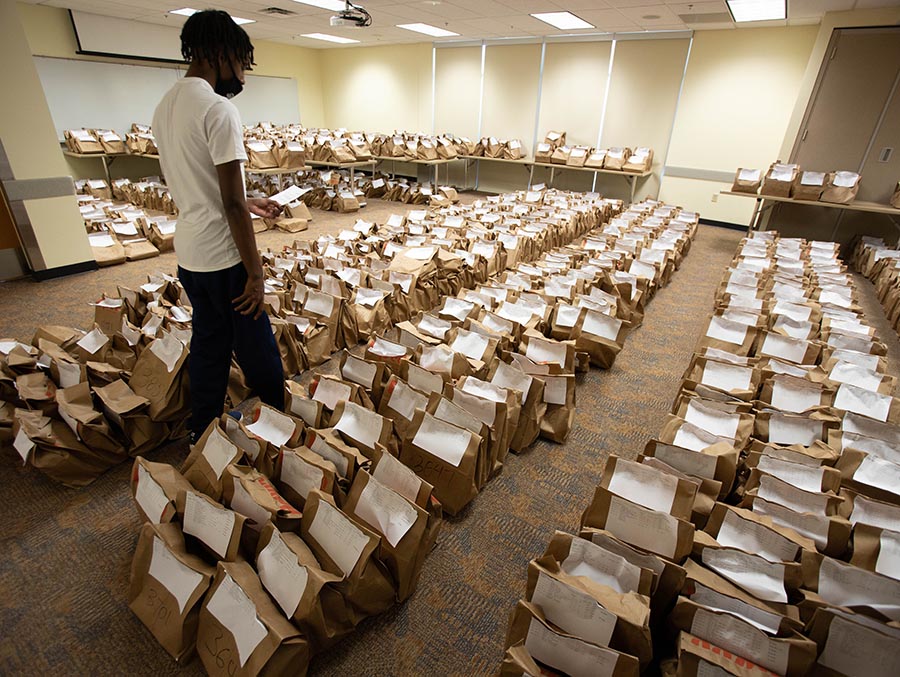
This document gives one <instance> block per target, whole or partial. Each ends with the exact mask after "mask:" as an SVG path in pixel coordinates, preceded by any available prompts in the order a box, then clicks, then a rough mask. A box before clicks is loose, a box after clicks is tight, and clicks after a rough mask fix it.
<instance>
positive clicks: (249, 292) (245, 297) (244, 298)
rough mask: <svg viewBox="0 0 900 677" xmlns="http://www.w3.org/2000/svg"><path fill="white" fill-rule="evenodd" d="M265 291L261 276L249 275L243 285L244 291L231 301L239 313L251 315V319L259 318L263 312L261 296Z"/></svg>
mask: <svg viewBox="0 0 900 677" xmlns="http://www.w3.org/2000/svg"><path fill="white" fill-rule="evenodd" d="M265 293H266V287H265V282H264V280H263V278H262V277H249V278H247V284H246V285H244V293H243V294H241V295H240V296H238V297H237V298H236V299H234V300H233V301H232V303H233V304H234V309H235V310H236V311H237V312H239V313H240V314H241V315H253V319H254V320H256V319H259V316H260V315H262V314H263V297H264V296H265Z"/></svg>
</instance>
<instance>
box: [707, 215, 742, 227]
mask: <svg viewBox="0 0 900 677" xmlns="http://www.w3.org/2000/svg"><path fill="white" fill-rule="evenodd" d="M700 223H702V224H703V225H704V226H716V227H717V228H728V229H729V230H747V226H746V225H745V224H743V223H731V222H730V221H716V220H715V219H704V218H703V217H700Z"/></svg>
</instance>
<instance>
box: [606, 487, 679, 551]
mask: <svg viewBox="0 0 900 677" xmlns="http://www.w3.org/2000/svg"><path fill="white" fill-rule="evenodd" d="M605 528H606V530H607V531H609V532H610V533H611V534H613V535H614V536H616V538H619V539H621V540H623V541H625V542H626V543H629V544H631V545H636V546H637V547H639V548H643V549H644V550H649V551H650V552H654V553H656V554H659V555H662V556H664V557H670V558H671V557H674V556H675V549H676V548H677V547H678V520H677V519H676V518H674V517H672V516H671V515H668V514H666V513H662V512H656V511H653V510H647V509H644V508H642V507H641V506H639V505H635V504H633V503H629V502H627V501H625V500H623V499H620V498H618V497H616V496H611V497H610V501H609V514H608V515H607V518H606V527H605Z"/></svg>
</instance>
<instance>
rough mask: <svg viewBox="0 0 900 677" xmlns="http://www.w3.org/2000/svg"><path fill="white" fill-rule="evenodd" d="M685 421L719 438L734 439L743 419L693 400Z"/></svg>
mask: <svg viewBox="0 0 900 677" xmlns="http://www.w3.org/2000/svg"><path fill="white" fill-rule="evenodd" d="M684 420H685V421H687V422H688V423H690V424H692V425H695V426H697V427H698V428H702V429H703V430H705V431H707V432H709V433H712V434H713V435H716V436H718V437H727V438H729V439H734V438H735V435H737V429H738V425H739V424H740V421H741V417H740V415H739V414H729V413H728V412H724V411H719V410H718V409H714V408H712V407H707V406H705V405H702V404H700V403H698V402H697V401H696V400H691V401H690V403H689V404H688V407H687V411H686V412H685V415H684Z"/></svg>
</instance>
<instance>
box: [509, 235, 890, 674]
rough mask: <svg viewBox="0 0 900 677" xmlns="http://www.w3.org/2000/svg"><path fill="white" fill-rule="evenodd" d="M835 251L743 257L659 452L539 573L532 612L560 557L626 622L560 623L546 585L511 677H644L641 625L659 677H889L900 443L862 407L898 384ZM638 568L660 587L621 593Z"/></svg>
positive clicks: (788, 244) (744, 252) (625, 468)
mask: <svg viewBox="0 0 900 677" xmlns="http://www.w3.org/2000/svg"><path fill="white" fill-rule="evenodd" d="M836 254H837V248H836V245H834V244H833V243H810V244H809V245H805V244H804V243H801V242H799V241H792V240H779V239H778V238H777V237H776V236H775V235H774V234H772V233H764V234H758V235H757V236H756V237H754V239H753V240H750V241H745V242H744V243H743V244H742V247H741V249H740V250H739V253H738V256H736V258H735V261H734V263H733V265H732V267H731V268H730V269H729V271H728V273H727V274H726V280H725V282H723V285H722V287H721V288H720V290H719V292H718V294H717V309H716V315H714V316H713V318H712V319H711V321H710V324H709V328H708V329H707V331H706V333H705V336H704V338H703V339H702V340H701V342H700V346H699V352H698V353H697V354H696V355H695V356H694V358H693V360H692V362H691V365H690V367H689V368H688V370H687V372H686V373H685V380H684V382H683V384H682V391H681V393H680V394H679V397H678V398H677V400H676V402H675V405H674V407H673V414H672V415H670V417H669V420H668V421H667V423H666V424H665V426H664V428H663V431H662V434H661V435H660V438H659V439H657V440H653V441H651V442H650V443H649V444H648V445H647V448H646V449H645V450H644V453H643V454H642V455H641V456H640V457H639V458H638V462H636V463H635V462H629V461H624V460H622V459H617V458H615V457H610V459H609V460H608V462H607V465H606V470H605V472H604V475H603V478H602V480H601V483H600V486H599V487H598V489H597V493H596V494H595V496H594V500H593V502H592V504H591V506H589V508H588V509H587V510H586V511H585V513H584V515H583V517H582V528H583V531H582V534H581V536H582V541H587V542H578V539H574V538H573V537H571V536H567V535H563V534H557V536H555V537H554V539H553V542H551V545H550V547H549V548H548V552H547V553H546V554H545V557H544V558H543V560H538V562H539V563H540V564H541V565H543V566H544V568H545V571H540V565H536V564H535V563H532V565H531V567H532V571H531V572H530V574H529V595H530V597H529V599H532V597H531V596H532V595H534V594H536V593H535V592H534V590H535V583H534V581H535V578H534V576H535V575H536V574H539V575H543V576H545V577H549V576H550V575H551V574H556V575H555V578H556V579H557V580H556V581H555V582H554V583H555V584H558V583H559V580H560V579H561V578H562V577H561V576H560V575H558V574H557V573H556V571H554V569H553V561H552V558H551V560H549V561H548V556H551V555H554V556H555V559H556V562H557V567H556V569H561V570H562V571H563V573H568V574H569V576H570V577H571V576H572V575H573V574H574V575H576V576H578V577H579V580H577V581H576V582H577V583H578V585H577V586H576V585H573V586H571V587H575V588H577V589H578V590H579V592H580V593H581V594H582V595H585V594H586V593H588V594H593V596H594V600H595V601H597V602H599V604H600V606H601V607H604V608H605V609H606V610H607V611H611V612H612V614H617V615H618V617H615V616H611V615H610V614H600V613H596V612H595V614H594V615H593V617H591V618H590V619H586V618H585V617H583V616H582V617H578V616H577V615H575V614H572V613H570V612H569V613H567V609H568V608H571V607H572V606H573V605H574V603H573V602H572V600H574V599H575V598H574V597H573V596H572V593H571V591H569V592H568V598H564V597H562V595H561V594H557V595H552V594H551V591H552V589H553V588H552V587H551V585H550V582H549V578H548V581H546V582H545V585H544V592H543V593H542V597H541V600H542V601H543V602H544V603H543V605H541V604H540V603H537V604H535V603H534V601H533V599H532V603H531V604H530V605H529V604H525V603H520V606H519V608H518V609H517V611H516V613H515V614H514V617H513V623H512V627H511V630H510V642H509V644H510V645H511V648H510V650H509V651H508V652H507V656H506V659H505V661H504V668H503V671H504V672H503V674H516V675H520V674H525V672H526V671H527V672H530V673H531V674H536V673H535V672H533V671H534V669H535V667H536V665H535V664H534V662H533V659H534V658H539V659H540V660H541V661H542V662H544V663H548V662H549V664H550V666H551V667H555V668H556V669H559V670H561V671H563V672H565V673H567V674H573V675H581V674H636V669H637V668H636V666H637V665H638V664H640V663H641V662H642V661H643V660H644V659H645V654H642V653H640V651H638V650H636V648H635V645H634V640H635V638H636V637H645V635H641V634H636V633H635V630H636V629H641V630H646V629H647V627H650V628H651V629H652V633H653V635H652V638H653V645H654V647H655V650H656V652H657V656H656V658H657V659H658V660H662V661H663V663H662V668H663V672H664V674H677V675H697V674H711V672H710V671H712V672H713V673H715V674H734V675H747V674H750V672H748V670H751V669H752V670H758V669H760V668H764V669H765V670H766V671H769V672H770V673H774V674H786V675H802V674H808V673H810V672H817V673H821V674H835V673H838V674H848V675H888V674H893V672H894V671H895V670H896V667H897V665H898V660H900V650H898V643H897V639H898V637H900V634H898V631H897V630H896V628H895V627H894V626H895V625H896V622H897V621H898V619H900V582H898V578H900V570H898V567H897V561H896V559H895V558H894V555H893V552H895V550H894V547H895V546H894V544H896V543H897V542H898V541H897V538H898V536H900V534H897V532H895V531H893V530H892V529H896V528H897V527H898V526H900V496H898V494H897V493H896V492H897V485H896V483H893V482H892V481H891V480H890V479H888V478H890V477H892V476H895V474H896V470H895V469H893V468H894V466H893V463H895V462H896V461H897V460H900V459H898V457H897V454H896V451H895V449H896V442H897V441H898V440H900V428H898V426H897V425H896V421H893V422H884V421H882V420H880V419H881V418H882V416H880V415H878V414H877V413H876V412H877V408H872V409H865V410H862V411H861V410H860V409H862V408H861V407H859V406H858V405H859V402H860V401H861V400H862V401H864V400H867V396H866V395H865V394H864V393H865V392H870V393H875V394H876V395H877V396H878V398H879V399H880V400H881V401H884V398H885V397H886V398H888V399H890V398H889V395H883V394H882V393H879V392H878V390H879V389H881V390H889V389H890V387H892V385H893V384H892V379H890V378H888V377H885V376H884V375H883V367H884V364H883V359H882V358H881V357H880V354H882V353H883V344H880V343H879V342H878V341H877V340H875V339H874V338H873V336H872V332H871V329H870V328H869V327H868V326H867V325H866V324H865V322H864V321H862V319H861V317H860V311H859V308H858V306H857V305H855V304H854V298H855V292H854V290H853V288H852V283H851V281H850V278H849V276H848V275H847V273H846V269H845V268H844V267H843V266H842V265H841V264H840V263H839V261H838V260H837V258H836ZM848 308H849V310H848ZM754 318H755V319H754ZM737 325H743V326H744V329H743V330H742V329H740V328H739V327H738V326H737ZM742 334H743V335H742ZM747 334H752V337H751V338H750V339H749V340H748V337H747ZM804 344H808V345H804ZM809 345H814V347H813V348H810V347H809ZM863 386H867V387H869V388H875V390H874V391H868V390H866V388H865V387H863ZM842 407H847V408H846V409H844V408H842ZM872 416H874V417H875V418H871V417H872ZM888 418H891V417H890V416H888ZM891 420H893V419H891ZM892 445H893V446H892ZM876 467H877V471H876V470H875V468H876ZM722 501H724V502H722ZM737 506H740V507H737ZM851 527H852V539H851ZM700 528H702V529H703V531H696V529H700ZM597 529H603V530H604V531H601V532H598V531H597ZM566 541H570V542H572V543H575V542H578V546H579V548H578V552H577V553H575V556H574V559H573V554H572V553H571V552H570V554H569V555H568V558H566V559H562V558H560V557H559V553H560V551H561V545H560V544H561V543H565V542H566ZM591 545H595V546H596V545H601V546H602V547H603V548H604V549H605V551H606V552H604V553H603V554H602V556H601V554H600V552H599V551H597V550H596V549H595V548H592V547H591ZM569 550H570V551H571V546H569ZM562 552H563V553H565V548H562ZM585 552H591V553H592V554H591V556H588V555H586V554H584V553H585ZM611 552H612V553H615V554H617V555H621V556H622V557H624V558H626V560H627V562H626V563H622V561H621V559H618V560H612V561H611V560H610V558H611V555H610V553H611ZM687 555H690V559H687V560H685V557H686V556H687ZM848 560H849V563H848ZM628 563H630V564H631V565H634V566H636V567H646V568H647V569H650V571H648V572H647V573H648V574H649V577H653V574H654V573H655V574H656V575H658V577H659V581H658V584H657V585H656V586H650V587H649V588H643V587H642V583H641V581H642V578H641V576H637V575H636V574H638V573H640V572H639V571H636V572H635V574H633V575H632V576H631V577H627V576H624V575H623V571H627V568H628V567H627V564H628ZM538 580H539V579H538ZM673 581H674V582H675V584H674V585H673V584H672V582H673ZM598 585H599V587H598ZM556 587H559V586H558V585H556ZM654 587H655V589H654ZM609 588H612V590H610V589H609ZM648 589H649V593H648V592H647V590H648ZM679 590H680V596H678V597H677V600H676V599H675V596H676V595H678V594H679ZM600 592H602V593H603V595H604V596H603V597H600V595H599V594H598V593H600ZM616 592H618V593H619V595H629V594H630V595H633V596H637V597H638V598H639V599H643V600H644V603H645V604H646V603H647V602H649V609H650V612H649V626H647V625H643V626H639V625H638V626H637V628H636V627H635V626H636V625H637V624H636V623H635V621H637V620H639V619H640V616H638V617H634V616H629V617H628V618H627V619H624V620H623V618H622V614H621V612H619V609H621V608H622V599H621V598H620V597H616V595H614V594H613V593H616ZM648 597H649V599H647V598H648ZM563 600H567V601H569V604H568V605H565V604H563V603H561V602H562V601H563ZM672 601H675V604H674V606H672ZM631 608H632V609H634V608H641V607H635V606H633V607H631ZM626 628H627V629H630V632H629V633H628V634H626V633H625V630H626ZM676 632H677V633H679V634H678V635H677V638H676V635H675V633H676ZM591 633H595V634H593V635H591ZM597 636H599V637H604V638H609V639H610V642H611V643H610V644H609V647H613V648H614V649H617V650H618V651H619V654H618V655H617V654H615V652H612V653H611V652H610V651H609V650H608V648H607V650H606V651H604V650H603V649H604V648H605V647H604V646H603V645H600V646H599V647H598V645H596V640H594V639H593V638H594V637H597ZM850 638H852V640H850ZM592 640H593V641H592ZM628 640H630V641H631V643H629V642H628ZM646 648H647V644H646V641H645V643H643V644H640V645H639V646H638V647H637V649H640V650H646ZM623 650H624V651H626V652H629V651H630V653H631V656H625V657H623V656H622V654H621V652H622V651H623ZM535 654H537V655H535ZM675 654H677V658H671V659H670V657H672V656H673V655H675ZM600 657H602V658H603V661H604V662H603V664H604V669H603V670H601V671H597V669H596V666H597V665H598V663H599V662H600ZM589 659H592V660H591V662H588V661H589ZM635 659H636V660H635ZM588 666H593V668H592V669H593V671H591V669H590V668H589V667H588Z"/></svg>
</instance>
